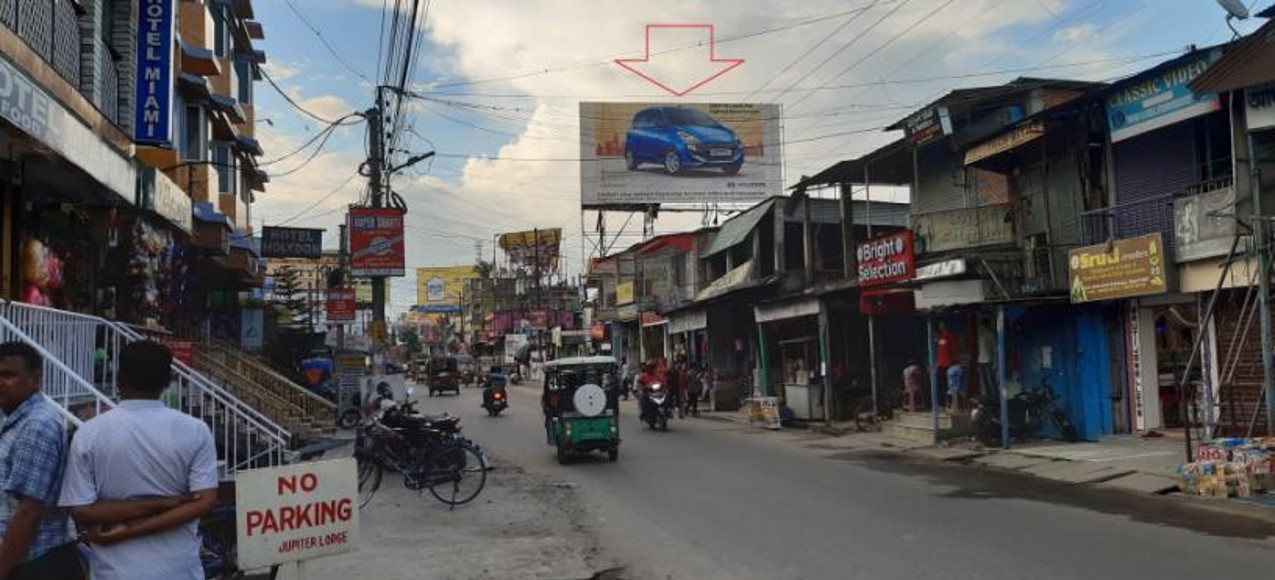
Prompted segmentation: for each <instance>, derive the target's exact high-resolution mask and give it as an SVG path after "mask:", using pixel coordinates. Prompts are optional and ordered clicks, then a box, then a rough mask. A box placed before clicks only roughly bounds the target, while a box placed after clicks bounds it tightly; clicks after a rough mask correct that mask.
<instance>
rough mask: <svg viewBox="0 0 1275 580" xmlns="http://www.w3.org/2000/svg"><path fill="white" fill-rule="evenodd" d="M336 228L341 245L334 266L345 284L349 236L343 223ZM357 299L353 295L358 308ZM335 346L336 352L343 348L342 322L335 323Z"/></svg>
mask: <svg viewBox="0 0 1275 580" xmlns="http://www.w3.org/2000/svg"><path fill="white" fill-rule="evenodd" d="M337 228H338V231H340V232H341V234H340V236H341V239H340V240H339V243H340V244H341V245H340V246H339V247H340V251H339V252H338V253H337V263H336V264H337V265H336V267H337V271H339V272H340V273H341V274H340V280H341V284H342V285H345V284H347V282H346V280H347V279H348V277H349V272H348V271H346V268H347V267H349V262H348V261H347V260H348V259H349V254H350V242H349V238H347V237H346V232H345V224H341V225H338V226H337ZM357 301H358V297H357V296H356V297H355V308H356V309H357V308H358V306H357V304H358V302H357ZM336 348H337V350H338V352H339V351H343V350H345V323H344V322H338V323H336Z"/></svg>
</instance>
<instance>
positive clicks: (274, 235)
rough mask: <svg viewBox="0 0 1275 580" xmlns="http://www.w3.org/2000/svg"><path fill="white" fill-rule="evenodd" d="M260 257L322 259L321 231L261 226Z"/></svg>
mask: <svg viewBox="0 0 1275 580" xmlns="http://www.w3.org/2000/svg"><path fill="white" fill-rule="evenodd" d="M261 257H263V258H321V257H323V230H313V229H309V228H284V227H279V226H263V227H262V228H261Z"/></svg>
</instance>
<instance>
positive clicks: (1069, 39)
mask: <svg viewBox="0 0 1275 580" xmlns="http://www.w3.org/2000/svg"><path fill="white" fill-rule="evenodd" d="M1097 37H1098V28H1097V27H1096V26H1094V25H1093V23H1085V24H1080V25H1077V26H1068V27H1067V28H1063V29H1061V30H1059V31H1058V32H1055V33H1054V41H1055V42H1061V43H1064V44H1079V43H1081V42H1089V41H1092V40H1094V39H1095V38H1097Z"/></svg>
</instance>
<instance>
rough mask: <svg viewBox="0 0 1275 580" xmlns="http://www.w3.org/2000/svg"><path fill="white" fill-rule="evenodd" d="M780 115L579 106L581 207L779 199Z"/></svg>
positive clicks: (745, 106) (752, 109)
mask: <svg viewBox="0 0 1275 580" xmlns="http://www.w3.org/2000/svg"><path fill="white" fill-rule="evenodd" d="M780 115H781V112H780V108H779V105H775V104H752V103H680V102H679V103H580V161H581V166H580V182H581V203H582V205H583V206H584V207H606V206H624V205H632V204H652V203H714V202H717V203H727V202H755V201H759V200H762V199H766V198H769V197H772V196H777V195H782V194H783V188H784V184H783V173H782V162H783V144H782V138H781V134H780Z"/></svg>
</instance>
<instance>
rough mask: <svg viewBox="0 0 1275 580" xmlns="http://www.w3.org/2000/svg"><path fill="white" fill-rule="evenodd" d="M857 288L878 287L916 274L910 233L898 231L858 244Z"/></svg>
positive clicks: (907, 278)
mask: <svg viewBox="0 0 1275 580" xmlns="http://www.w3.org/2000/svg"><path fill="white" fill-rule="evenodd" d="M858 259H859V285H860V286H878V285H881V284H890V283H893V282H902V281H904V280H909V279H911V278H912V277H913V276H915V275H916V262H915V260H914V257H913V254H912V232H911V231H902V232H898V233H894V234H890V235H887V236H882V237H879V238H877V239H874V240H871V241H868V242H864V243H861V244H859V249H858Z"/></svg>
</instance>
